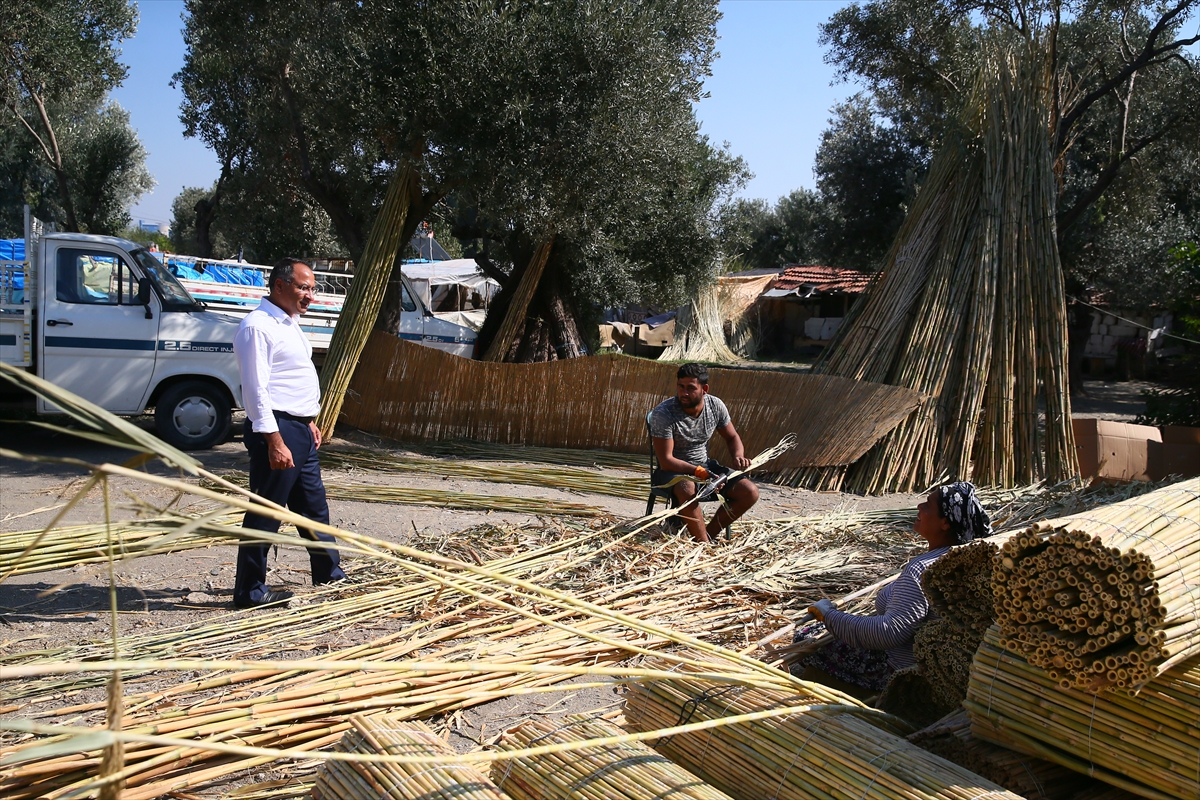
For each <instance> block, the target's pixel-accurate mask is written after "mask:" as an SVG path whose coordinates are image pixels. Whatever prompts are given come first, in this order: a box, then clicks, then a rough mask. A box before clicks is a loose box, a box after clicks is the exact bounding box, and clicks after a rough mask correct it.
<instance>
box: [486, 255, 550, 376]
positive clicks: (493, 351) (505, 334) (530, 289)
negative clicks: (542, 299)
mask: <svg viewBox="0 0 1200 800" xmlns="http://www.w3.org/2000/svg"><path fill="white" fill-rule="evenodd" d="M553 247H554V237H553V236H552V237H550V239H548V240H547V241H544V242H542V243H541V244H539V245H538V247H537V250H535V251H534V254H533V258H531V259H530V260H529V265H528V266H527V267H526V269H525V271H524V273H523V274H522V275H521V279H520V281H519V282H518V283H517V284H516V288H515V289H514V290H513V292H512V296H511V297H510V298H509V301H508V306H507V308H505V310H504V320H503V322H501V323H500V328H499V330H498V331H497V332H496V334H495V338H493V339H492V341H491V343H490V344H489V345H488V348H487V352H486V354H485V355H484V357H483V360H484V361H504V360H506V359H507V358H508V356H509V353H510V352H511V349H512V346H513V344H514V343H516V342H518V341H520V339H521V338H522V337H521V331H527V330H528V324H527V320H528V318H529V307H530V305H531V304H532V301H533V298H534V297H535V295H536V294H537V291H538V288H539V287H540V285H541V282H542V275H543V272H544V270H545V268H546V263H547V262H548V261H549V260H550V251H551V250H552V249H553Z"/></svg>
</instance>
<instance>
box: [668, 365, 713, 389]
mask: <svg viewBox="0 0 1200 800" xmlns="http://www.w3.org/2000/svg"><path fill="white" fill-rule="evenodd" d="M675 377H676V378H695V379H696V380H697V381H699V382H700V385H701V386H704V385H705V384H707V383H708V367H706V366H704V365H703V364H697V363H695V362H693V363H691V364H684V365H683V366H682V367H680V368H679V372H676V373H675Z"/></svg>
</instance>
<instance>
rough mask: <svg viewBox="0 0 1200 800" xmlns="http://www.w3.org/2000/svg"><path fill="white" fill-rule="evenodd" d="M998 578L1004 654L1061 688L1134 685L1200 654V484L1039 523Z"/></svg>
mask: <svg viewBox="0 0 1200 800" xmlns="http://www.w3.org/2000/svg"><path fill="white" fill-rule="evenodd" d="M992 580H993V590H994V594H995V600H996V619H997V622H998V623H999V624H1000V632H1001V636H1002V641H1003V644H1004V646H1005V647H1007V648H1008V649H1010V650H1012V651H1013V652H1014V653H1020V654H1022V655H1023V656H1024V657H1025V658H1026V659H1027V660H1028V661H1029V662H1030V663H1031V664H1033V665H1034V666H1037V667H1041V668H1042V669H1045V670H1048V671H1049V672H1050V674H1051V675H1052V676H1053V677H1054V679H1055V680H1057V681H1059V682H1060V683H1061V684H1062V686H1063V687H1064V688H1066V687H1072V686H1073V687H1076V688H1091V689H1098V688H1101V687H1118V688H1122V689H1128V688H1133V687H1136V686H1138V685H1140V684H1142V683H1144V682H1145V681H1147V680H1149V679H1151V678H1153V677H1154V676H1156V675H1160V674H1162V673H1163V672H1164V671H1165V670H1166V669H1168V668H1170V667H1171V666H1172V665H1174V664H1178V663H1179V662H1181V661H1183V660H1184V659H1186V658H1189V657H1190V656H1192V655H1194V654H1196V653H1197V652H1200V614H1198V613H1197V602H1198V601H1200V479H1192V480H1188V481H1183V482H1182V483H1177V484H1175V485H1173V486H1168V487H1165V488H1163V489H1159V490H1157V491H1155V492H1152V493H1150V494H1147V495H1143V496H1142V497H1139V498H1137V499H1133V500H1126V501H1122V502H1119V503H1114V504H1113V505H1110V506H1104V507H1101V508H1096V509H1093V510H1091V511H1088V512H1084V513H1082V514H1076V515H1074V516H1070V517H1064V518H1060V519H1052V520H1046V521H1044V522H1038V523H1036V524H1034V525H1033V526H1032V527H1031V528H1029V529H1028V530H1026V531H1023V532H1021V533H1019V534H1017V535H1015V536H1013V537H1011V538H1010V539H1009V540H1008V541H1007V542H1005V544H1004V547H1003V548H1002V549H1001V551H1000V554H999V558H998V560H997V562H996V570H995V573H994V575H993V579H992Z"/></svg>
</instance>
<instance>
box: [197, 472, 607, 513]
mask: <svg viewBox="0 0 1200 800" xmlns="http://www.w3.org/2000/svg"><path fill="white" fill-rule="evenodd" d="M227 480H229V482H230V483H233V484H237V485H241V486H248V485H249V481H248V480H247V478H246V475H245V474H244V473H231V474H229V475H228V476H227ZM202 485H204V486H211V485H212V484H209V483H204V484H202ZM325 495H326V497H328V498H329V499H331V500H357V501H358V502H360V503H395V504H396V505H402V506H432V507H434V508H452V509H456V510H460V511H507V512H510V513H513V514H533V515H535V516H563V517H590V518H599V517H607V516H610V514H609V512H608V511H605V510H604V509H603V508H596V507H595V506H589V505H587V504H585V503H571V502H567V501H565V500H553V499H551V498H548V497H510V496H507V495H498V494H470V493H468V492H456V491H452V490H448V489H419V488H416V487H412V486H372V485H370V484H362V483H360V484H355V483H340V482H338V481H333V480H327V481H325Z"/></svg>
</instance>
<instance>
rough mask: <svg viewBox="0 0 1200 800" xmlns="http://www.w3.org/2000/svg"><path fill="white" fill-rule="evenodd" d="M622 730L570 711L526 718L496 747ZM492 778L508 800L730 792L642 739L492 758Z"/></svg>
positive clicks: (702, 799)
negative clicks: (558, 717) (561, 716)
mask: <svg viewBox="0 0 1200 800" xmlns="http://www.w3.org/2000/svg"><path fill="white" fill-rule="evenodd" d="M624 734H625V732H624V731H623V730H621V729H620V728H618V727H617V726H616V725H613V724H612V723H611V722H606V721H605V720H603V719H594V718H590V717H587V716H582V715H571V716H568V717H566V718H565V719H563V720H546V719H542V720H530V721H528V722H525V723H524V724H522V725H521V726H520V727H519V728H517V729H516V730H514V731H512V732H510V733H509V734H508V735H507V736H505V738H504V741H503V742H502V743H501V748H500V749H501V750H517V749H523V748H527V747H540V746H543V745H552V744H563V743H566V742H582V741H585V740H588V739H601V738H607V737H619V736H622V735H624ZM492 780H494V781H495V782H496V785H497V786H499V787H500V788H501V789H502V790H503V791H504V793H505V794H507V795H508V796H509V797H510V798H512V800H662V798H670V800H730V798H729V795H727V794H725V793H724V792H721V791H718V790H717V789H714V788H713V787H712V786H709V785H708V784H707V783H705V782H704V781H702V780H700V779H699V778H697V777H696V776H695V775H693V774H692V773H690V772H688V771H687V770H686V769H684V768H683V767H680V766H678V765H677V764H675V763H674V762H672V761H670V760H669V759H667V758H666V757H664V756H662V755H660V754H658V753H656V752H655V751H654V750H652V749H650V748H649V747H647V746H646V745H645V744H642V743H641V742H619V743H616V744H607V745H597V746H592V747H586V748H583V749H580V750H571V751H569V752H560V753H545V754H542V755H535V756H524V757H521V758H511V759H506V760H504V761H494V762H492Z"/></svg>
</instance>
